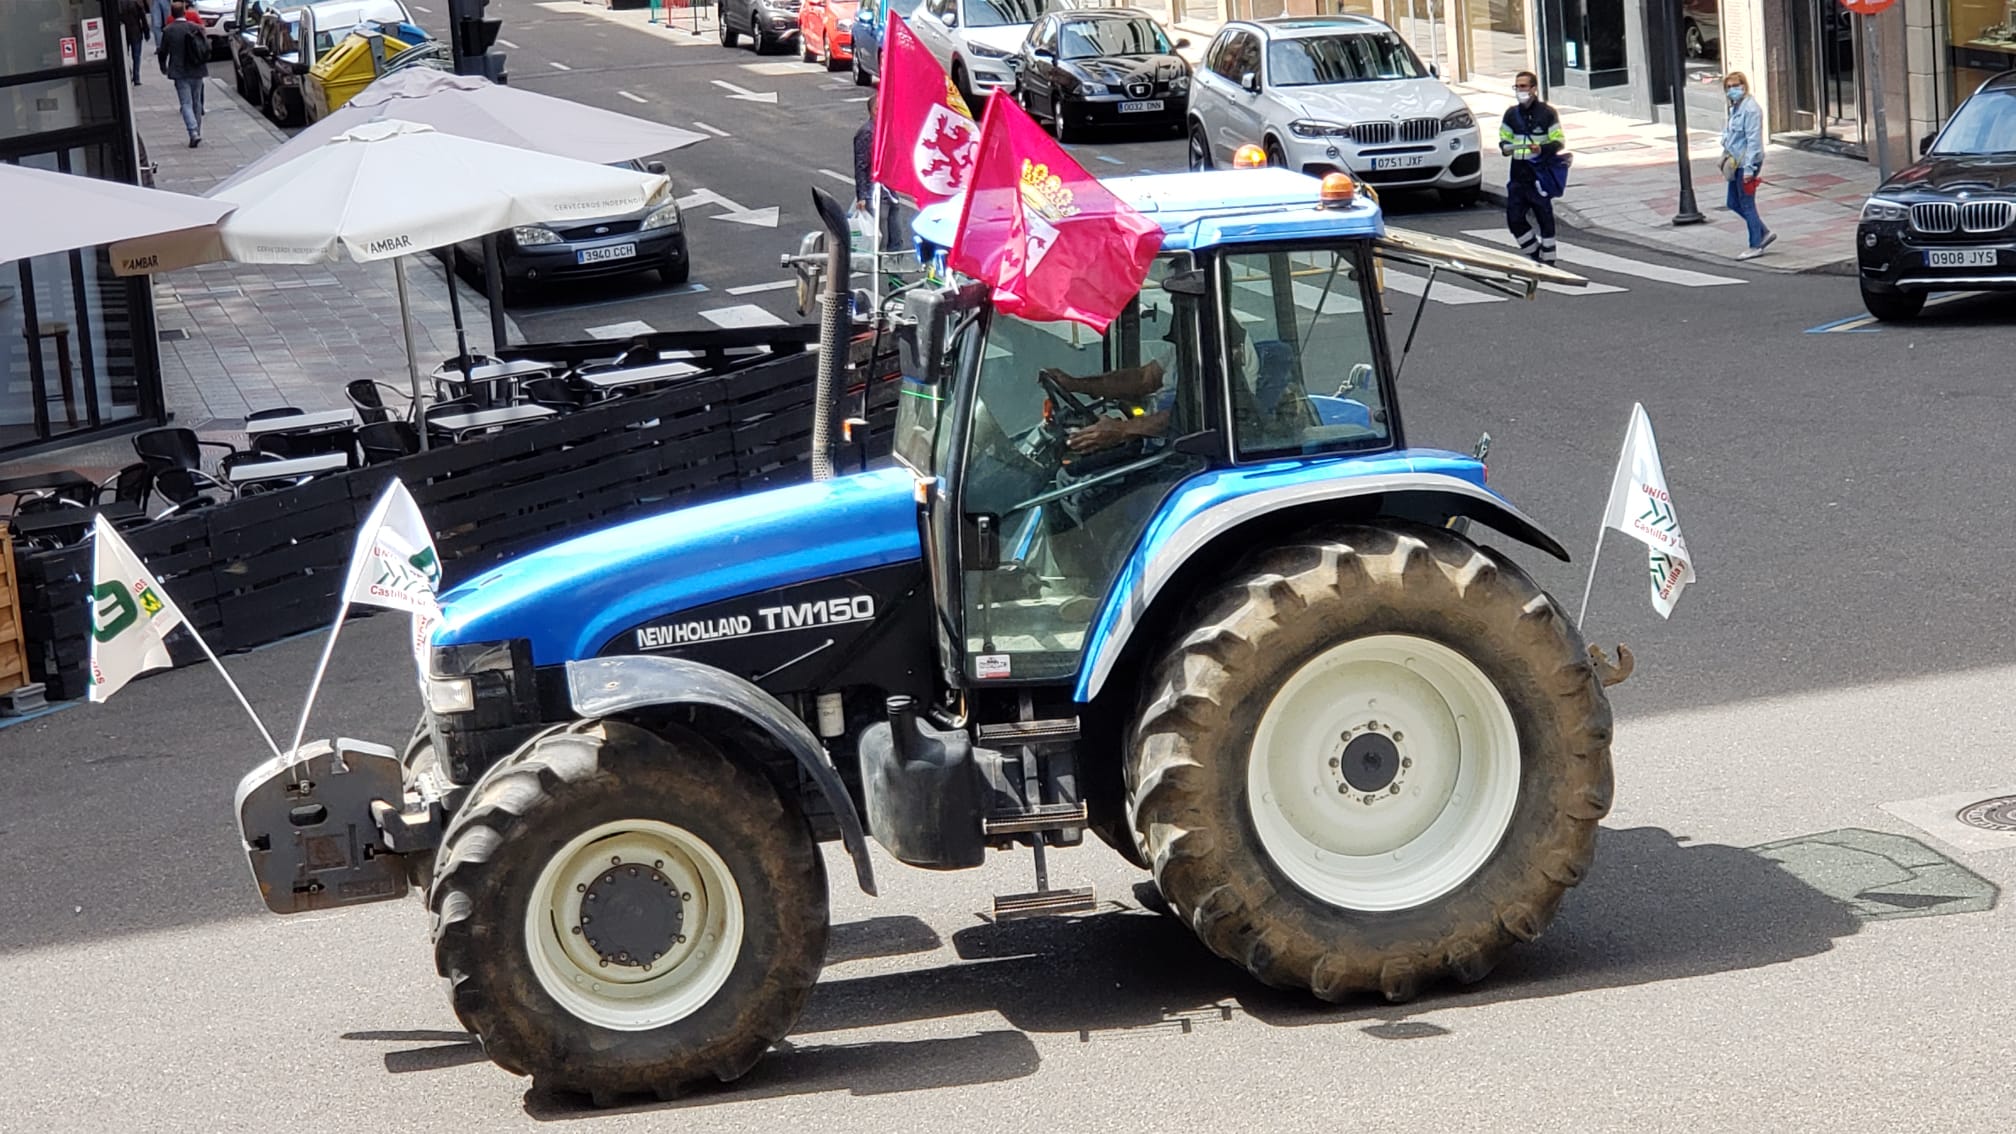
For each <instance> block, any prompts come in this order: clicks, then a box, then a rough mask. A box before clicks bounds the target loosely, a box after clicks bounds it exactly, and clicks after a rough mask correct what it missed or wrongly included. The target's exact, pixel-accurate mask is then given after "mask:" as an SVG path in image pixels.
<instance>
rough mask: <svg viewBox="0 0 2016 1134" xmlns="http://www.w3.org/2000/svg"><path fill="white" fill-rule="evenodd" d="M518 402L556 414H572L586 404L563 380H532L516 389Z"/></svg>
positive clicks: (578, 391)
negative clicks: (544, 408) (543, 407)
mask: <svg viewBox="0 0 2016 1134" xmlns="http://www.w3.org/2000/svg"><path fill="white" fill-rule="evenodd" d="M518 400H519V401H521V402H527V403H530V404H532V405H535V406H545V407H546V408H547V409H550V410H553V411H554V412H556V413H572V412H574V411H575V410H578V409H580V408H581V407H582V406H583V405H585V404H587V398H586V397H585V396H584V395H583V394H582V392H581V391H580V390H578V389H575V388H574V386H573V385H572V384H570V383H569V382H568V381H567V380H566V379H565V378H534V379H532V380H531V381H530V382H527V383H525V384H524V385H523V386H520V387H519V388H518Z"/></svg>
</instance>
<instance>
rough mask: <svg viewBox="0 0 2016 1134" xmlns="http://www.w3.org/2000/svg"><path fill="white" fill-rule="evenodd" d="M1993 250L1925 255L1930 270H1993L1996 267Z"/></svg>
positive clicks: (1955, 250) (1964, 250) (1959, 250)
mask: <svg viewBox="0 0 2016 1134" xmlns="http://www.w3.org/2000/svg"><path fill="white" fill-rule="evenodd" d="M1995 263H1996V260H1995V250H1994V249H1993V248H1956V249H1954V250H1953V251H1951V252H1927V253H1925V266H1926V267H1928V268H1992V267H1994V266H1995Z"/></svg>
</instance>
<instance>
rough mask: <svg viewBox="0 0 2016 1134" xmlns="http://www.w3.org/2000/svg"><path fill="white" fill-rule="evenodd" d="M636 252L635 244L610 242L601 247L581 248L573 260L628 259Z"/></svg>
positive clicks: (582, 261) (590, 261)
mask: <svg viewBox="0 0 2016 1134" xmlns="http://www.w3.org/2000/svg"><path fill="white" fill-rule="evenodd" d="M636 254H637V246H636V245H635V244H610V245H605V246H604V247H601V248H583V249H582V250H581V251H580V253H579V255H578V256H577V258H576V260H575V262H576V263H579V264H601V263H604V262H606V261H609V260H628V259H629V258H630V257H632V256H635V255H636Z"/></svg>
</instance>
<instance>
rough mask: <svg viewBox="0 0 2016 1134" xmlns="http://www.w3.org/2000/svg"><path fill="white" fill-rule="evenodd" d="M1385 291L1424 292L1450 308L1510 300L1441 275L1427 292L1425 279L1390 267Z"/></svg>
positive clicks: (1387, 272)
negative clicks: (1431, 289)
mask: <svg viewBox="0 0 2016 1134" xmlns="http://www.w3.org/2000/svg"><path fill="white" fill-rule="evenodd" d="M1386 290H1388V291H1397V292H1399V293H1400V294H1402V295H1420V294H1422V293H1424V292H1426V293H1427V295H1428V298H1429V299H1432V300H1434V301H1435V302H1436V303H1447V304H1450V305H1452V306H1461V305H1463V304H1466V303H1503V302H1505V301H1506V300H1507V299H1509V298H1510V297H1509V296H1504V295H1495V294H1493V293H1491V292H1488V291H1478V290H1476V289H1474V288H1467V287H1464V286H1462V285H1461V284H1458V283H1455V282H1454V281H1452V280H1451V279H1450V278H1449V277H1448V276H1447V275H1441V274H1438V275H1437V276H1436V277H1435V290H1433V291H1429V290H1428V279H1427V277H1425V276H1413V275H1408V274H1407V273H1406V272H1402V271H1397V270H1395V269H1394V268H1392V267H1391V266H1389V267H1387V269H1386ZM1296 291H1297V292H1298V296H1297V298H1298V300H1299V299H1300V295H1299V292H1300V291H1301V285H1297V287H1296Z"/></svg>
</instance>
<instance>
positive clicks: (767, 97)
mask: <svg viewBox="0 0 2016 1134" xmlns="http://www.w3.org/2000/svg"><path fill="white" fill-rule="evenodd" d="M708 82H711V83H713V84H714V85H715V86H717V87H720V88H721V89H722V90H724V91H727V92H728V97H729V98H731V99H735V100H737V101H740V102H767V103H769V104H770V105H772V106H775V105H777V92H776V91H762V92H757V91H752V90H750V89H749V88H748V87H738V86H736V85H735V84H734V83H731V82H729V81H728V80H726V79H709V80H708Z"/></svg>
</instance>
